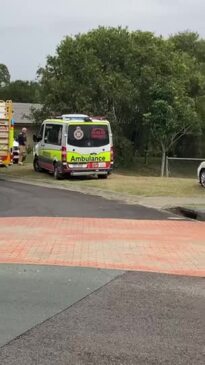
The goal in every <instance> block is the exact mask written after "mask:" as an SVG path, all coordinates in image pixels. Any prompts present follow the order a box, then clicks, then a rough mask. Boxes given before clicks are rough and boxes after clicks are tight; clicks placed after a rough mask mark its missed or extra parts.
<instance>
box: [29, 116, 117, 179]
mask: <svg viewBox="0 0 205 365" xmlns="http://www.w3.org/2000/svg"><path fill="white" fill-rule="evenodd" d="M33 140H34V142H37V144H36V145H35V147H34V159H33V165H34V169H35V171H43V170H47V171H49V172H52V173H53V174H54V177H55V178H56V179H61V178H63V177H64V176H65V175H71V176H86V175H97V176H98V177H99V178H107V177H108V175H109V174H110V173H111V171H112V168H113V140H112V132H111V127H110V123H109V121H107V120H94V119H91V118H89V117H88V116H86V115H80V114H74V115H71V114H65V115H63V116H62V117H58V118H57V119H47V120H45V121H44V122H43V123H42V126H41V129H40V132H39V135H37V136H35V135H34V137H33Z"/></svg>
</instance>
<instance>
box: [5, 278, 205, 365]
mask: <svg viewBox="0 0 205 365" xmlns="http://www.w3.org/2000/svg"><path fill="white" fill-rule="evenodd" d="M204 297H205V290H204V279H203V278H187V277H180V276H169V275H160V274H152V273H139V272H136V273H134V272H133V273H126V274H123V275H121V276H119V277H118V278H116V279H114V280H113V281H111V282H110V283H109V284H107V285H106V286H104V287H103V288H101V289H99V290H97V291H96V292H94V293H93V294H91V295H90V296H88V297H86V298H85V299H83V300H81V301H79V302H78V303H77V304H75V305H73V306H71V307H70V308H68V309H66V310H65V311H63V312H62V313H60V314H58V315H56V316H54V317H53V318H51V319H49V320H47V321H46V322H44V323H42V324H41V325H38V326H36V327H35V328H33V329H31V330H30V331H28V332H27V333H25V334H24V335H22V336H20V337H19V338H17V339H15V340H13V341H12V342H10V344H8V345H6V346H4V347H3V348H2V349H0V363H1V365H19V364H21V365H34V364H38V365H56V364H58V365H68V364H69V365H91V364H92V365H110V364H114V365H160V364H162V365H164V364H166V365H173V364H174V365H204V352H203V351H204V339H205V327H204V321H203V320H202V318H203V317H204Z"/></svg>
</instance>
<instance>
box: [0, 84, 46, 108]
mask: <svg viewBox="0 0 205 365" xmlns="http://www.w3.org/2000/svg"><path fill="white" fill-rule="evenodd" d="M0 99H3V100H7V99H10V100H12V101H14V102H19V103H38V102H40V86H39V84H38V83H37V82H34V81H22V80H16V81H12V82H10V83H9V84H8V85H7V86H5V87H3V88H0Z"/></svg>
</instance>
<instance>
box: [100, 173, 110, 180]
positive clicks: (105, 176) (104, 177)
mask: <svg viewBox="0 0 205 365" xmlns="http://www.w3.org/2000/svg"><path fill="white" fill-rule="evenodd" d="M107 178H108V174H105V175H98V179H107Z"/></svg>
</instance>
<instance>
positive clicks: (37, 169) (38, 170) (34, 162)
mask: <svg viewBox="0 0 205 365" xmlns="http://www.w3.org/2000/svg"><path fill="white" fill-rule="evenodd" d="M33 168H34V170H35V171H36V172H42V171H43V169H42V168H41V167H40V166H39V162H38V158H37V157H35V158H34V160H33Z"/></svg>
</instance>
